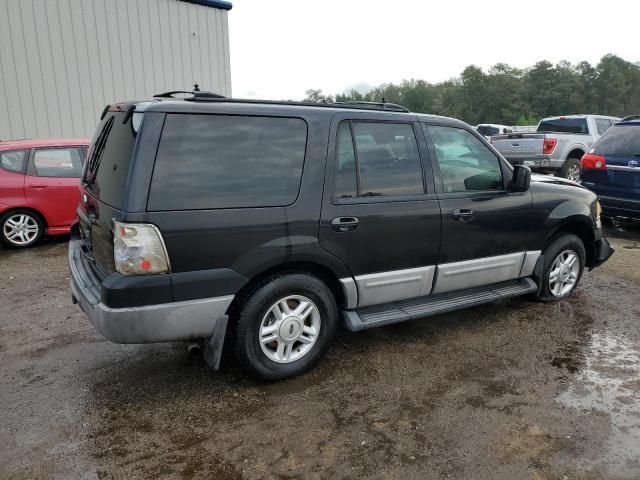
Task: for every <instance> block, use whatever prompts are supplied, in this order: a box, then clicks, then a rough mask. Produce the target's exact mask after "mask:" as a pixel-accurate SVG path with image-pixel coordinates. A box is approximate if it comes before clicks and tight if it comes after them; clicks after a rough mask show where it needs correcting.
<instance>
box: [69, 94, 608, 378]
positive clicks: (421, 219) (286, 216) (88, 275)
mask: <svg viewBox="0 0 640 480" xmlns="http://www.w3.org/2000/svg"><path fill="white" fill-rule="evenodd" d="M599 216H600V206H599V204H598V202H597V199H596V195H595V194H593V193H592V192H590V191H588V190H586V189H584V188H582V187H580V186H579V185H577V184H575V183H573V182H570V181H567V180H562V179H559V178H554V177H544V176H535V177H534V178H532V176H531V173H530V171H529V169H528V168H527V167H523V166H516V167H511V166H510V165H509V163H508V162H506V161H505V160H504V159H503V158H502V157H501V156H500V154H498V153H497V152H496V150H495V149H493V148H492V147H491V145H489V144H488V143H487V142H486V141H485V139H484V138H483V137H482V136H481V135H479V134H478V133H477V132H476V131H475V130H474V129H473V128H471V127H470V126H469V125H467V124H465V123H463V122H461V121H458V120H454V119H451V118H444V117H437V116H431V115H421V114H415V113H410V112H409V111H408V110H407V109H405V108H403V107H400V106H398V105H393V104H386V103H384V104H356V105H354V104H302V103H290V102H264V101H247V100H235V99H224V98H217V97H216V96H214V95H212V94H207V93H199V92H196V93H194V94H193V95H192V96H190V97H189V98H186V99H176V98H172V97H171V95H165V96H164V97H162V98H156V99H154V100H152V101H147V102H132V103H122V104H115V105H111V106H108V107H107V108H105V111H104V112H103V115H102V119H101V122H100V124H99V126H98V129H97V132H96V135H95V137H94V138H93V141H92V144H91V147H90V150H89V153H88V158H87V161H86V162H85V167H84V173H83V179H82V193H81V200H80V205H79V207H78V218H79V221H78V223H77V224H76V225H74V227H73V229H72V240H71V243H70V248H69V263H70V268H71V274H72V275H71V289H72V294H73V300H74V301H77V302H78V303H79V304H80V306H81V307H82V309H83V310H84V312H85V313H86V314H87V315H88V317H89V319H90V320H91V322H92V323H93V324H94V325H95V327H96V328H97V329H98V331H100V332H101V333H102V334H103V335H104V336H105V337H107V338H109V339H111V340H113V341H115V342H120V343H145V342H166V341H175V340H202V341H203V343H204V357H205V360H206V361H207V363H208V364H209V365H210V366H211V367H213V368H218V364H219V361H220V354H221V351H222V348H223V344H228V345H229V346H230V348H233V349H234V351H235V356H236V358H237V360H238V362H240V364H241V365H242V366H243V367H244V368H245V369H247V370H248V371H249V372H251V373H253V374H254V375H257V376H259V377H261V378H264V379H269V380H275V379H281V378H285V377H289V376H293V375H297V374H299V373H301V372H303V371H305V370H308V369H309V368H311V367H312V366H314V365H315V364H316V363H317V362H318V361H319V360H320V358H321V357H322V355H323V354H324V353H325V351H326V350H327V348H328V346H329V343H330V342H331V338H332V337H333V334H334V331H335V329H336V327H337V326H338V324H340V323H341V324H343V325H344V326H345V327H346V328H347V329H349V330H362V329H366V328H372V327H377V326H380V325H388V324H391V323H395V322H401V321H405V320H410V319H414V318H421V317H424V316H427V315H433V314H437V313H441V312H445V311H449V310H453V309H458V308H464V307H469V306H473V305H478V304H481V303H485V302H490V301H493V300H496V299H500V298H505V297H510V296H516V295H524V294H533V295H534V296H536V297H537V298H538V299H540V300H543V301H551V300H558V299H561V298H564V297H566V296H568V295H570V294H571V293H572V292H573V291H574V290H575V288H576V286H577V285H578V282H579V280H580V277H581V275H582V273H583V269H584V268H585V267H589V268H593V267H596V266H598V265H600V264H601V263H602V262H604V261H605V260H606V259H607V258H608V257H609V256H610V255H611V254H612V252H613V250H612V249H611V247H610V246H609V244H608V242H607V241H606V239H605V238H604V237H603V235H602V231H601V228H600V219H599ZM225 339H226V341H225Z"/></svg>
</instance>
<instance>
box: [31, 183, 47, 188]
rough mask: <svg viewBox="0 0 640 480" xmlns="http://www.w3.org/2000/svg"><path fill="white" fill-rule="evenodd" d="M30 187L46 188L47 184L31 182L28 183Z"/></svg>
mask: <svg viewBox="0 0 640 480" xmlns="http://www.w3.org/2000/svg"><path fill="white" fill-rule="evenodd" d="M29 186H30V187H31V188H46V187H47V185H46V184H45V183H32V184H31V185H29Z"/></svg>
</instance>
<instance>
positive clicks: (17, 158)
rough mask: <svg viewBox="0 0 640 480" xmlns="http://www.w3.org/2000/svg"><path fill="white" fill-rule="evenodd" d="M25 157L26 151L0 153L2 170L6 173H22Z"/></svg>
mask: <svg viewBox="0 0 640 480" xmlns="http://www.w3.org/2000/svg"><path fill="white" fill-rule="evenodd" d="M26 157H27V151H26V150H12V151H9V152H0V165H2V169H3V170H6V171H7V172H13V173H22V172H23V171H24V160H25V158H26Z"/></svg>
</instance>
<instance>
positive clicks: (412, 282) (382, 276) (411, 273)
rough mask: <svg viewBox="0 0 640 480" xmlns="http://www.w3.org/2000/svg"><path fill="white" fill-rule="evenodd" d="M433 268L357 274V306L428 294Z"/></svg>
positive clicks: (431, 282) (431, 283)
mask: <svg viewBox="0 0 640 480" xmlns="http://www.w3.org/2000/svg"><path fill="white" fill-rule="evenodd" d="M435 270H436V267H435V266H428V267H418V268H409V269H406V270H393V271H389V272H379V273H370V274H366V275H358V276H356V277H355V283H356V286H357V288H358V296H359V298H358V307H365V306H368V305H377V304H380V303H389V302H395V301H398V300H405V299H407V298H414V297H422V296H425V295H429V293H430V292H431V287H432V285H433V276H434V273H435Z"/></svg>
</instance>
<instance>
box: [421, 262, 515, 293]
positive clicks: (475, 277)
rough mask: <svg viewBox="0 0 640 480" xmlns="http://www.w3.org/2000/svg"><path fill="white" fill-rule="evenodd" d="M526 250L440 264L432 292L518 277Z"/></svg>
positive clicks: (488, 283)
mask: <svg viewBox="0 0 640 480" xmlns="http://www.w3.org/2000/svg"><path fill="white" fill-rule="evenodd" d="M524 256H525V252H520V253H510V254H507V255H498V256H495V257H486V258H476V259H473V260H465V261H462V262H453V263H445V264H442V265H438V271H437V275H436V280H435V287H434V288H433V292H432V293H434V294H435V293H444V292H451V291H454V290H461V289H465V288H473V287H478V286H482V285H490V284H492V283H498V282H504V281H506V280H512V279H514V278H518V277H519V275H520V271H521V270H522V262H523V260H524Z"/></svg>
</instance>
